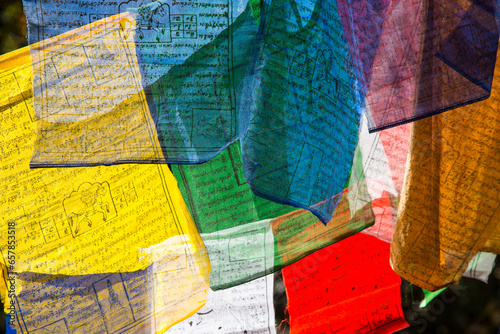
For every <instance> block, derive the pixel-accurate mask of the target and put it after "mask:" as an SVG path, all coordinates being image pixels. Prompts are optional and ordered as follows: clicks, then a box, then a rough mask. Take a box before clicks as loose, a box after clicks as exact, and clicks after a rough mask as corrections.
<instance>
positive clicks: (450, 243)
mask: <svg viewBox="0 0 500 334" xmlns="http://www.w3.org/2000/svg"><path fill="white" fill-rule="evenodd" d="M499 109H500V61H499V60H498V59H497V63H496V69H495V76H494V79H493V90H492V93H491V97H490V98H489V99H487V100H485V101H483V102H478V103H475V104H471V105H469V106H466V107H463V108H459V109H457V110H452V111H448V112H446V113H444V114H442V115H437V116H433V117H431V118H426V119H423V120H420V121H417V122H415V123H413V124H414V125H413V132H412V139H411V147H410V155H409V160H408V164H407V170H406V177H405V184H404V190H403V193H402V197H401V202H400V205H399V213H398V222H397V225H396V229H395V231H394V239H393V241H392V245H391V260H392V265H393V267H394V270H395V271H396V272H397V273H398V274H399V275H401V276H402V277H403V278H405V279H406V280H408V281H410V282H412V283H414V284H416V285H418V286H420V287H422V288H424V289H426V290H429V291H435V290H437V289H440V288H442V287H445V286H447V285H450V284H453V283H457V282H458V280H459V279H460V277H461V276H462V274H463V273H464V272H465V270H466V269H467V266H468V263H469V261H470V260H471V259H472V258H473V257H474V256H475V255H476V254H477V253H478V252H479V251H488V252H493V253H498V254H500V209H499V207H500V113H499Z"/></svg>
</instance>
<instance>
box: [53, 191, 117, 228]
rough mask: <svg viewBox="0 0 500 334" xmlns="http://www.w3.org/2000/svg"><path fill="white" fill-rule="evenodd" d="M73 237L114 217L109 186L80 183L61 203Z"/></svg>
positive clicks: (114, 212)
mask: <svg viewBox="0 0 500 334" xmlns="http://www.w3.org/2000/svg"><path fill="white" fill-rule="evenodd" d="M63 205H64V210H65V211H66V215H67V217H68V221H69V224H70V227H71V230H72V232H73V235H77V234H79V233H82V232H83V231H84V230H85V231H86V230H88V229H90V228H92V227H95V226H96V225H99V224H101V223H104V222H106V221H108V220H109V219H111V218H114V217H115V216H116V209H115V207H114V204H113V201H112V198H111V192H110V189H109V184H108V183H107V182H104V183H98V182H96V183H89V182H85V183H82V184H81V185H80V186H79V187H78V190H77V191H73V192H72V193H71V195H70V196H69V197H68V198H66V199H65V200H64V202H63Z"/></svg>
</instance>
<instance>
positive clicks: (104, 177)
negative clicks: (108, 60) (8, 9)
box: [0, 40, 208, 275]
mask: <svg viewBox="0 0 500 334" xmlns="http://www.w3.org/2000/svg"><path fill="white" fill-rule="evenodd" d="M101 41H105V40H101ZM0 71H1V72H0V85H1V87H2V89H1V90H0V125H1V126H0V129H1V133H0V150H1V155H2V159H1V162H0V164H1V165H0V166H1V170H0V180H1V186H2V196H1V197H0V201H1V202H0V219H1V220H2V224H1V225H0V226H1V227H0V240H2V241H3V240H5V242H2V243H1V245H0V247H1V248H0V249H1V251H2V254H3V255H4V256H6V254H7V252H6V251H7V242H6V241H7V226H8V223H14V225H15V240H16V247H15V256H16V261H15V262H16V263H15V270H14V271H16V272H28V271H29V272H35V273H44V274H65V275H85V274H93V273H103V272H108V273H109V272H118V271H121V272H125V271H127V272H130V271H135V270H141V269H145V268H146V267H147V266H148V265H150V264H151V263H152V260H151V258H150V256H148V255H147V254H145V253H144V252H143V251H142V249H144V248H148V247H150V246H152V245H155V244H159V243H161V242H163V241H164V240H167V239H169V238H172V237H175V236H182V235H185V236H188V237H186V238H184V240H186V241H185V243H186V248H189V249H191V250H192V252H193V254H198V253H199V254H202V255H200V257H199V262H198V264H197V265H198V266H202V267H207V266H208V257H207V256H206V252H205V248H204V245H203V243H202V241H201V239H200V237H199V235H198V232H197V230H196V227H195V225H194V224H193V222H192V219H191V216H190V214H189V211H188V210H187V208H186V206H185V204H184V200H183V199H182V197H181V194H180V192H179V190H178V188H177V183H176V181H175V179H174V178H173V176H172V174H171V172H170V171H169V169H168V167H167V166H166V165H152V166H148V165H119V166H109V167H90V168H65V169H58V168H50V169H32V170H30V169H29V166H28V163H29V159H30V157H31V153H32V148H33V141H34V139H35V131H36V122H35V121H34V120H35V116H34V114H33V109H32V99H31V98H32V93H31V87H32V86H31V80H32V75H31V73H32V72H31V63H30V56H29V49H28V48H24V49H21V50H18V51H16V52H13V53H10V54H7V55H4V56H2V57H1V58H0ZM11 225H12V224H11ZM205 271H208V270H205Z"/></svg>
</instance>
